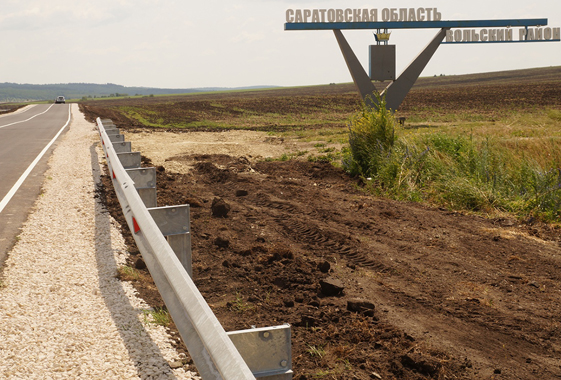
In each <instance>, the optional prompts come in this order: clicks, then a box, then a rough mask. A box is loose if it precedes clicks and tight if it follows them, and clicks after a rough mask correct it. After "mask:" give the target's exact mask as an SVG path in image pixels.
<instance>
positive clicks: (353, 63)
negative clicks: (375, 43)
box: [333, 29, 378, 107]
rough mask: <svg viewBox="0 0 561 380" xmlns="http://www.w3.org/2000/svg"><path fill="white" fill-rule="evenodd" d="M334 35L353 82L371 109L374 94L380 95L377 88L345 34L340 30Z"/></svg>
mask: <svg viewBox="0 0 561 380" xmlns="http://www.w3.org/2000/svg"><path fill="white" fill-rule="evenodd" d="M333 33H335V38H337V43H338V44H339V48H340V49H341V53H343V57H344V58H345V62H346V63H347V67H348V68H349V71H350V72H351V76H352V77H353V81H354V82H355V85H356V87H357V89H358V92H359V93H360V96H361V97H362V100H363V101H364V102H365V103H366V104H367V105H369V106H370V107H372V106H374V102H375V100H374V99H375V96H374V94H375V93H378V92H377V90H376V87H374V84H372V81H371V80H370V77H369V76H368V74H366V71H365V70H364V68H363V67H362V65H361V64H360V62H359V60H358V58H357V57H356V55H355V53H354V52H353V49H351V46H350V45H349V43H348V42H347V39H346V38H345V36H343V33H342V32H341V31H340V30H339V29H333Z"/></svg>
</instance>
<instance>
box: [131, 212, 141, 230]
mask: <svg viewBox="0 0 561 380" xmlns="http://www.w3.org/2000/svg"><path fill="white" fill-rule="evenodd" d="M132 227H133V228H134V233H135V234H137V233H139V232H140V226H139V225H138V223H137V222H136V219H135V218H134V216H133V217H132Z"/></svg>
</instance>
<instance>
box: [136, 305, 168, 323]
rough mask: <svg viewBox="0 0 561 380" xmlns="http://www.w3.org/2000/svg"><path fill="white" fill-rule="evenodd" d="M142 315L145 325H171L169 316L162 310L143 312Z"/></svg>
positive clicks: (154, 309) (155, 309)
mask: <svg viewBox="0 0 561 380" xmlns="http://www.w3.org/2000/svg"><path fill="white" fill-rule="evenodd" d="M142 314H143V316H144V323H146V324H154V325H159V326H164V327H166V326H169V324H170V323H171V316H170V314H169V312H168V311H167V310H166V309H164V308H153V309H148V310H143V311H142Z"/></svg>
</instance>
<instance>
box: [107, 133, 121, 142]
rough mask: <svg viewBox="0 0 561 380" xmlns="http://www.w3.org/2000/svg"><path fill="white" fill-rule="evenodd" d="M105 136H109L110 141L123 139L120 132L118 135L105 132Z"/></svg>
mask: <svg viewBox="0 0 561 380" xmlns="http://www.w3.org/2000/svg"><path fill="white" fill-rule="evenodd" d="M107 136H109V140H110V141H111V142H112V143H116V142H123V141H125V135H121V134H119V135H110V134H107Z"/></svg>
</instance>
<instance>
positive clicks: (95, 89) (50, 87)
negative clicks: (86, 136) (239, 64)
mask: <svg viewBox="0 0 561 380" xmlns="http://www.w3.org/2000/svg"><path fill="white" fill-rule="evenodd" d="M269 87H273V86H256V87H241V88H235V89H236V90H237V89H254V88H269ZM224 90H234V88H225V87H206V88H181V89H176V88H152V87H126V86H121V85H118V84H113V83H107V84H95V83H62V84H18V83H0V102H21V101H35V100H53V99H55V98H56V97H57V96H60V95H62V96H64V97H66V98H67V99H81V98H83V97H88V98H102V97H113V96H134V95H166V94H169V95H173V94H186V93H192V92H207V91H224Z"/></svg>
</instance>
